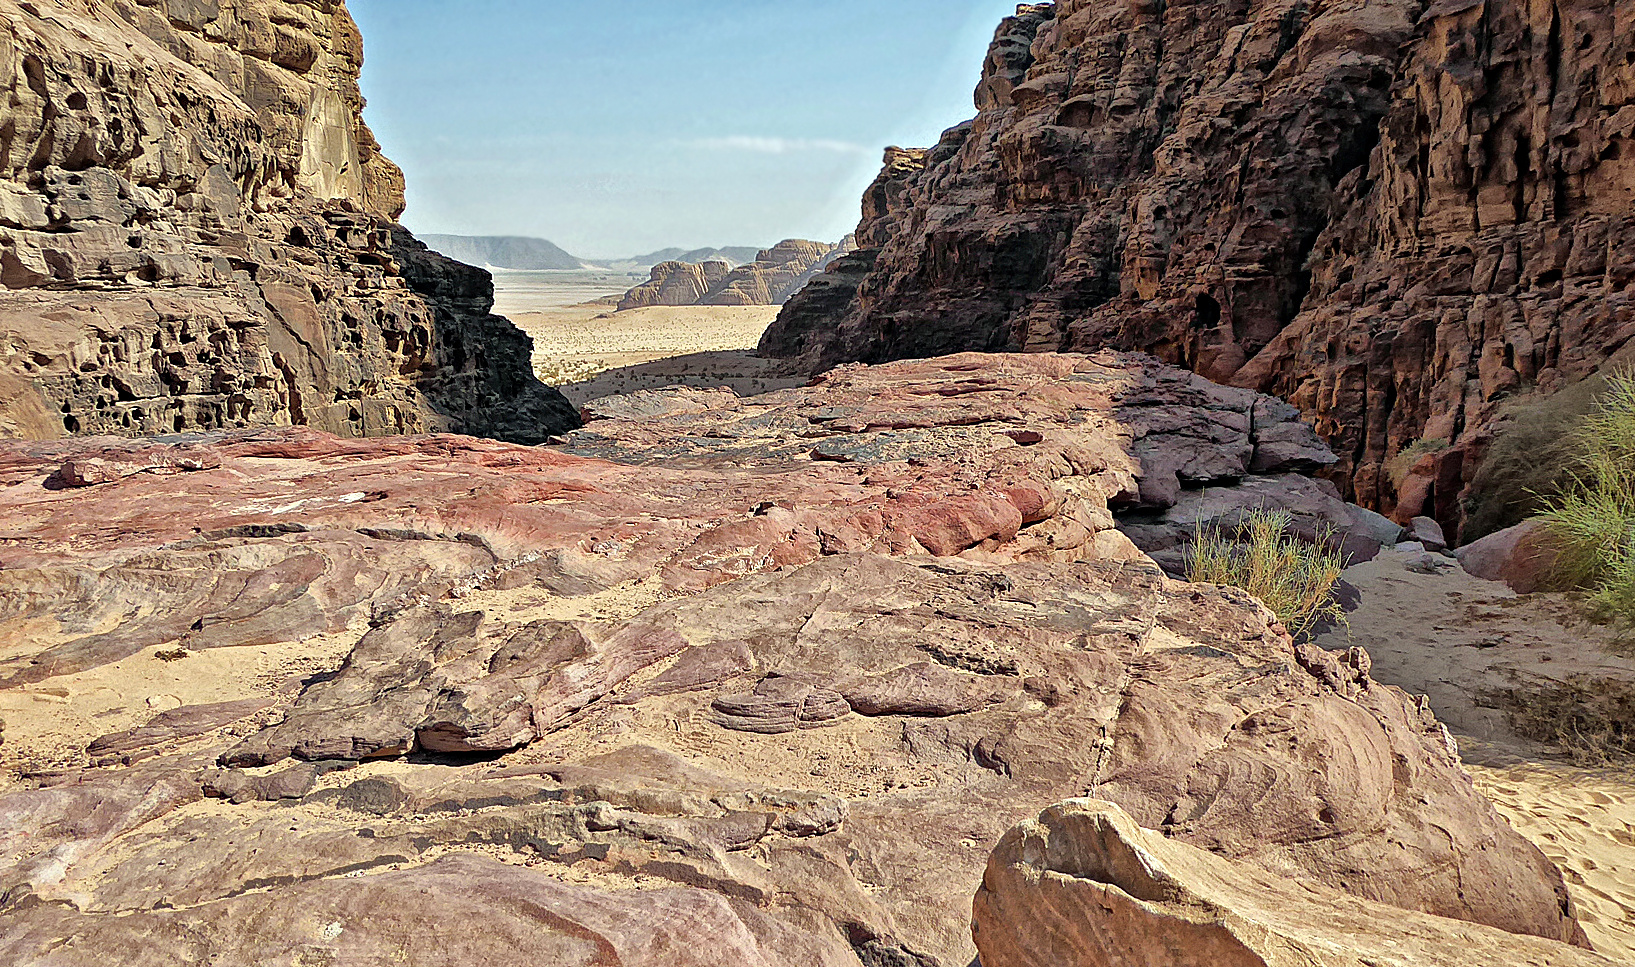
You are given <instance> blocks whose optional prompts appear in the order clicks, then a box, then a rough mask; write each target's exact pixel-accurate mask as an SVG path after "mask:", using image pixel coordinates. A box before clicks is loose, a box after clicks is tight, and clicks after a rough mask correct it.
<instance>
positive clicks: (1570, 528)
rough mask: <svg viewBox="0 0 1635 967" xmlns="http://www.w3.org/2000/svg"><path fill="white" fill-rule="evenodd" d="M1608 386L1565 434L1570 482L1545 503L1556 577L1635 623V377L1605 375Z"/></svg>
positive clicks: (1614, 617)
mask: <svg viewBox="0 0 1635 967" xmlns="http://www.w3.org/2000/svg"><path fill="white" fill-rule="evenodd" d="M1606 383H1607V388H1606V392H1605V393H1604V394H1603V395H1602V396H1601V398H1600V400H1599V401H1597V403H1596V404H1595V407H1594V409H1593V410H1592V411H1591V412H1590V413H1589V415H1587V416H1585V417H1584V418H1583V419H1582V421H1581V422H1580V423H1579V426H1578V428H1577V429H1576V430H1574V431H1573V432H1572V433H1571V434H1570V435H1569V437H1568V439H1569V441H1570V443H1571V445H1572V448H1573V449H1574V450H1575V451H1576V454H1577V459H1576V461H1575V462H1576V466H1577V469H1575V470H1574V471H1573V473H1572V477H1571V481H1570V483H1569V484H1568V485H1567V486H1566V487H1564V488H1563V489H1562V491H1561V493H1559V494H1557V495H1556V496H1553V497H1549V498H1547V499H1546V500H1545V502H1544V508H1543V511H1542V513H1540V514H1539V515H1538V519H1539V520H1541V521H1543V522H1544V524H1545V526H1546V527H1547V528H1548V531H1549V534H1550V537H1551V539H1552V544H1553V545H1554V550H1555V551H1556V554H1557V566H1558V569H1559V574H1560V578H1561V580H1562V581H1563V582H1565V583H1566V584H1569V585H1570V586H1573V587H1581V588H1584V589H1586V590H1588V591H1589V592H1590V594H1591V597H1590V604H1591V608H1592V610H1593V611H1594V612H1595V613H1596V614H1597V615H1598V616H1599V617H1602V618H1604V619H1606V620H1609V621H1614V622H1617V623H1619V624H1622V625H1625V626H1631V625H1635V376H1632V375H1630V374H1628V373H1624V374H1620V375H1617V376H1612V377H1609V378H1608V379H1607V381H1606Z"/></svg>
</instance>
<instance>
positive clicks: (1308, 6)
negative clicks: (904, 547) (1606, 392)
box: [762, 0, 1635, 524]
mask: <svg viewBox="0 0 1635 967" xmlns="http://www.w3.org/2000/svg"><path fill="white" fill-rule="evenodd" d="M976 107H977V109H978V112H979V113H978V114H977V116H976V118H975V119H974V120H972V121H970V122H968V123H966V124H964V125H961V126H959V127H956V128H954V129H951V130H950V131H948V132H947V133H946V134H945V135H944V136H943V138H942V141H941V143H939V144H938V145H937V146H935V147H934V148H932V149H930V150H929V151H928V152H925V153H923V154H919V155H917V156H916V155H914V154H910V153H906V152H894V153H888V158H887V162H888V163H887V170H886V171H885V172H884V173H883V174H882V177H881V180H880V181H878V182H876V184H875V186H874V187H873V188H871V189H870V192H869V197H867V198H866V199H865V201H864V217H863V222H862V225H861V226H860V228H859V245H860V246H861V250H860V252H859V253H858V255H856V256H854V257H852V258H851V259H848V260H843V261H842V262H841V263H839V264H837V265H836V266H835V267H834V268H833V269H832V270H831V272H830V273H829V275H828V277H827V278H826V279H824V280H823V285H814V286H812V287H809V288H808V290H807V293H806V294H803V295H802V296H800V297H797V298H796V299H794V300H792V301H791V303H790V304H789V305H788V306H786V308H785V311H784V313H783V314H782V315H781V316H780V319H779V322H778V323H777V324H775V325H774V326H773V328H772V330H771V331H769V332H768V334H767V336H766V339H765V340H764V341H763V343H762V351H763V353H766V354H769V355H779V356H796V355H804V356H807V357H809V358H810V359H812V360H813V361H814V362H815V363H819V364H827V363H833V362H838V361H842V360H851V359H857V360H865V361H878V360H884V359H890V358H899V357H907V356H924V355H934V354H937V353H942V352H948V351H951V350H956V349H989V350H1001V349H1003V350H1026V351H1046V350H1087V349H1094V348H1098V347H1102V346H1116V347H1120V348H1125V349H1140V350H1145V351H1147V352H1151V353H1153V354H1155V355H1157V356H1159V357H1161V358H1163V359H1166V360H1168V361H1171V362H1175V363H1178V364H1181V365H1184V366H1186V367H1188V368H1191V369H1193V370H1195V371H1196V372H1199V373H1201V374H1203V375H1205V376H1207V377H1209V378H1211V379H1213V380H1216V381H1219V382H1224V383H1231V384H1236V385H1242V386H1248V387H1253V388H1256V389H1260V390H1263V391H1269V392H1274V393H1277V394H1278V395H1281V396H1283V397H1284V398H1286V399H1288V400H1290V401H1291V402H1294V403H1295V404H1296V405H1298V406H1299V407H1300V408H1301V409H1302V411H1304V412H1305V413H1306V415H1307V416H1308V417H1309V418H1311V419H1312V420H1313V421H1314V422H1315V423H1316V425H1317V426H1318V429H1319V430H1320V432H1321V433H1322V434H1323V435H1324V436H1325V437H1326V438H1327V439H1328V440H1329V441H1330V442H1331V444H1332V445H1333V446H1334V447H1335V449H1336V450H1337V451H1338V452H1339V453H1340V456H1341V463H1340V464H1339V465H1338V466H1337V468H1336V470H1335V471H1334V472H1335V475H1336V478H1337V480H1338V481H1339V482H1341V483H1342V484H1344V485H1346V486H1347V487H1348V488H1349V490H1350V493H1351V494H1352V495H1353V496H1354V497H1355V498H1356V499H1358V500H1359V501H1361V502H1364V503H1367V504H1370V505H1372V506H1376V507H1379V508H1382V509H1386V510H1390V509H1393V508H1396V509H1397V510H1398V512H1399V513H1402V514H1407V513H1414V512H1418V511H1420V510H1424V511H1426V512H1430V513H1433V514H1434V515H1435V516H1437V517H1439V518H1440V519H1442V520H1443V521H1444V522H1445V523H1448V524H1456V523H1458V522H1459V519H1460V518H1461V516H1462V514H1461V509H1460V493H1461V490H1462V489H1463V488H1464V487H1465V485H1466V484H1467V483H1468V482H1469V480H1470V478H1471V476H1472V475H1473V470H1474V466H1475V464H1476V462H1477V461H1478V460H1479V458H1480V456H1481V454H1482V452H1483V450H1484V448H1485V447H1486V445H1487V443H1488V442H1489V440H1490V437H1491V433H1492V430H1493V427H1494V426H1495V424H1496V422H1497V421H1498V420H1499V419H1500V417H1501V415H1502V410H1503V408H1504V407H1505V405H1506V404H1507V403H1509V402H1512V401H1515V400H1517V399H1522V398H1526V397H1529V396H1531V395H1533V394H1541V393H1550V392H1553V391H1555V390H1557V389H1559V388H1561V387H1562V386H1565V385H1567V384H1569V383H1571V382H1573V381H1576V380H1578V379H1581V378H1583V377H1584V376H1586V375H1588V374H1590V373H1592V372H1594V371H1596V370H1597V369H1598V368H1600V367H1602V366H1604V365H1606V364H1607V363H1608V362H1609V360H1611V361H1617V360H1619V359H1622V358H1623V356H1622V355H1621V352H1622V351H1623V350H1624V347H1625V344H1626V343H1627V341H1628V340H1629V338H1630V336H1631V335H1635V296H1632V295H1631V294H1630V292H1629V284H1630V281H1631V279H1632V278H1635V245H1632V244H1631V242H1632V241H1635V219H1632V213H1631V206H1632V202H1635V2H1631V0H1555V2H1544V0H1439V2H1435V3H1432V4H1425V3H1422V2H1419V0H1369V2H1362V0H1350V2H1315V3H1313V2H1309V0H1176V2H1170V3H1140V2H1138V3H1130V4H1098V3H1092V2H1089V0H1062V2H1060V3H1057V4H1054V5H1050V4H1025V5H1022V6H1021V7H1020V8H1019V9H1018V12H1017V15H1016V16H1015V17H1012V18H1008V19H1007V20H1006V21H1005V22H1004V23H1003V24H1002V25H1001V27H1000V28H999V30H998V32H997V34H996V36H995V40H994V43H993V46H992V48H991V50H990V53H989V55H988V58H987V61H986V63H985V65H984V70H983V78H982V81H981V83H980V84H979V86H978V88H977V91H976ZM1420 439H1424V440H1439V441H1443V442H1445V443H1446V444H1448V446H1447V448H1446V449H1443V450H1441V451H1440V452H1439V453H1436V454H1434V455H1432V456H1430V457H1428V458H1427V459H1426V460H1425V461H1424V463H1425V465H1424V466H1423V467H1421V468H1420V470H1421V472H1420V474H1419V480H1418V483H1417V485H1416V486H1415V487H1414V488H1413V493H1411V494H1405V495H1404V496H1405V500H1404V501H1403V505H1404V506H1402V507H1396V505H1397V504H1398V496H1399V495H1398V494H1397V493H1396V492H1395V489H1394V487H1393V485H1392V483H1391V481H1390V479H1389V478H1388V475H1387V474H1386V473H1385V471H1384V464H1385V462H1386V461H1387V460H1388V459H1390V458H1391V457H1393V456H1394V455H1396V454H1397V453H1399V452H1400V451H1401V450H1402V449H1404V448H1406V447H1407V446H1408V445H1409V444H1411V443H1412V442H1414V441H1416V440H1420Z"/></svg>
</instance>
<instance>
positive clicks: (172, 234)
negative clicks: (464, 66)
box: [0, 0, 577, 443]
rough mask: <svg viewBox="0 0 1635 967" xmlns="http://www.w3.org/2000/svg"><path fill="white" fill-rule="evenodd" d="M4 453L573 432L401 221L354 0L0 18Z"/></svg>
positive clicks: (164, 3) (465, 281)
mask: <svg viewBox="0 0 1635 967" xmlns="http://www.w3.org/2000/svg"><path fill="white" fill-rule="evenodd" d="M0 36H4V37H5V39H6V41H7V43H6V45H5V53H3V54H0V131H3V132H5V134H4V136H3V137H0V335H3V336H4V339H3V342H4V346H5V348H4V349H3V350H0V437H22V438H26V439H51V438H55V437H62V436H67V435H74V434H82V433H83V434H93V433H95V434H117V435H124V436H145V435H152V434H158V433H177V432H184V431H196V430H201V429H203V430H208V429H219V428H228V427H251V426H288V425H292V424H293V425H304V426H311V427H314V428H317V429H322V430H326V431H329V432H332V433H337V434H340V435H343V436H379V435H386V434H397V433H412V432H427V431H435V430H458V431H462V432H469V433H477V434H484V435H493V436H500V437H505V438H508V439H513V440H518V441H522V442H529V443H533V442H540V441H543V440H544V439H545V438H546V437H548V436H549V435H550V434H552V433H555V432H559V431H560V430H562V429H566V428H568V427H571V426H573V425H575V423H576V422H577V421H576V419H575V417H574V414H573V412H572V408H571V407H570V406H569V405H568V404H567V402H566V401H565V400H564V399H562V397H561V396H560V394H558V393H556V392H555V391H554V390H551V389H548V388H546V387H545V386H543V385H542V384H540V383H539V381H538V380H537V379H535V378H534V376H533V373H532V371H531V369H530V368H529V361H528V360H529V353H530V348H529V341H528V337H526V336H524V335H523V334H522V333H521V332H519V331H518V330H517V329H516V328H515V327H513V326H512V325H511V324H510V323H509V322H507V321H506V320H504V319H501V318H499V317H496V316H493V315H491V314H489V309H490V308H491V307H492V305H493V287H492V284H491V281H490V279H489V277H488V275H487V273H485V272H483V271H481V270H478V269H474V268H471V267H469V266H465V265H460V264H459V263H456V262H451V261H449V260H447V259H445V258H443V257H442V256H439V255H437V254H435V253H433V252H429V251H427V250H426V248H425V246H423V245H421V244H420V243H418V242H416V241H415V240H414V239H413V238H412V237H411V236H410V235H409V234H408V233H407V232H406V231H404V230H403V229H402V228H401V227H398V226H396V225H394V224H393V221H394V220H395V219H396V217H397V216H398V214H399V213H400V212H401V211H402V209H403V176H402V173H401V172H400V171H399V170H398V169H397V167H396V166H395V165H393V164H392V163H391V162H390V161H388V160H387V159H386V158H385V157H383V156H382V155H381V154H380V152H379V148H378V146H377V145H376V143H375V140H374V136H373V135H372V134H371V133H370V131H369V128H368V127H367V126H366V125H365V124H364V123H363V120H362V115H361V112H362V106H363V100H362V97H361V95H360V94H359V93H358V72H359V70H360V69H361V67H362V58H363V52H362V41H361V39H360V38H359V36H358V32H357V27H356V26H355V25H354V24H353V22H352V19H351V17H350V15H349V14H348V13H347V11H346V8H345V6H344V4H343V3H341V2H338V0H310V2H286V0H234V2H217V0H209V2H198V0H144V2H141V3H137V2H128V0H87V2H79V0H32V2H28V3H20V2H18V0H3V2H0Z"/></svg>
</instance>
